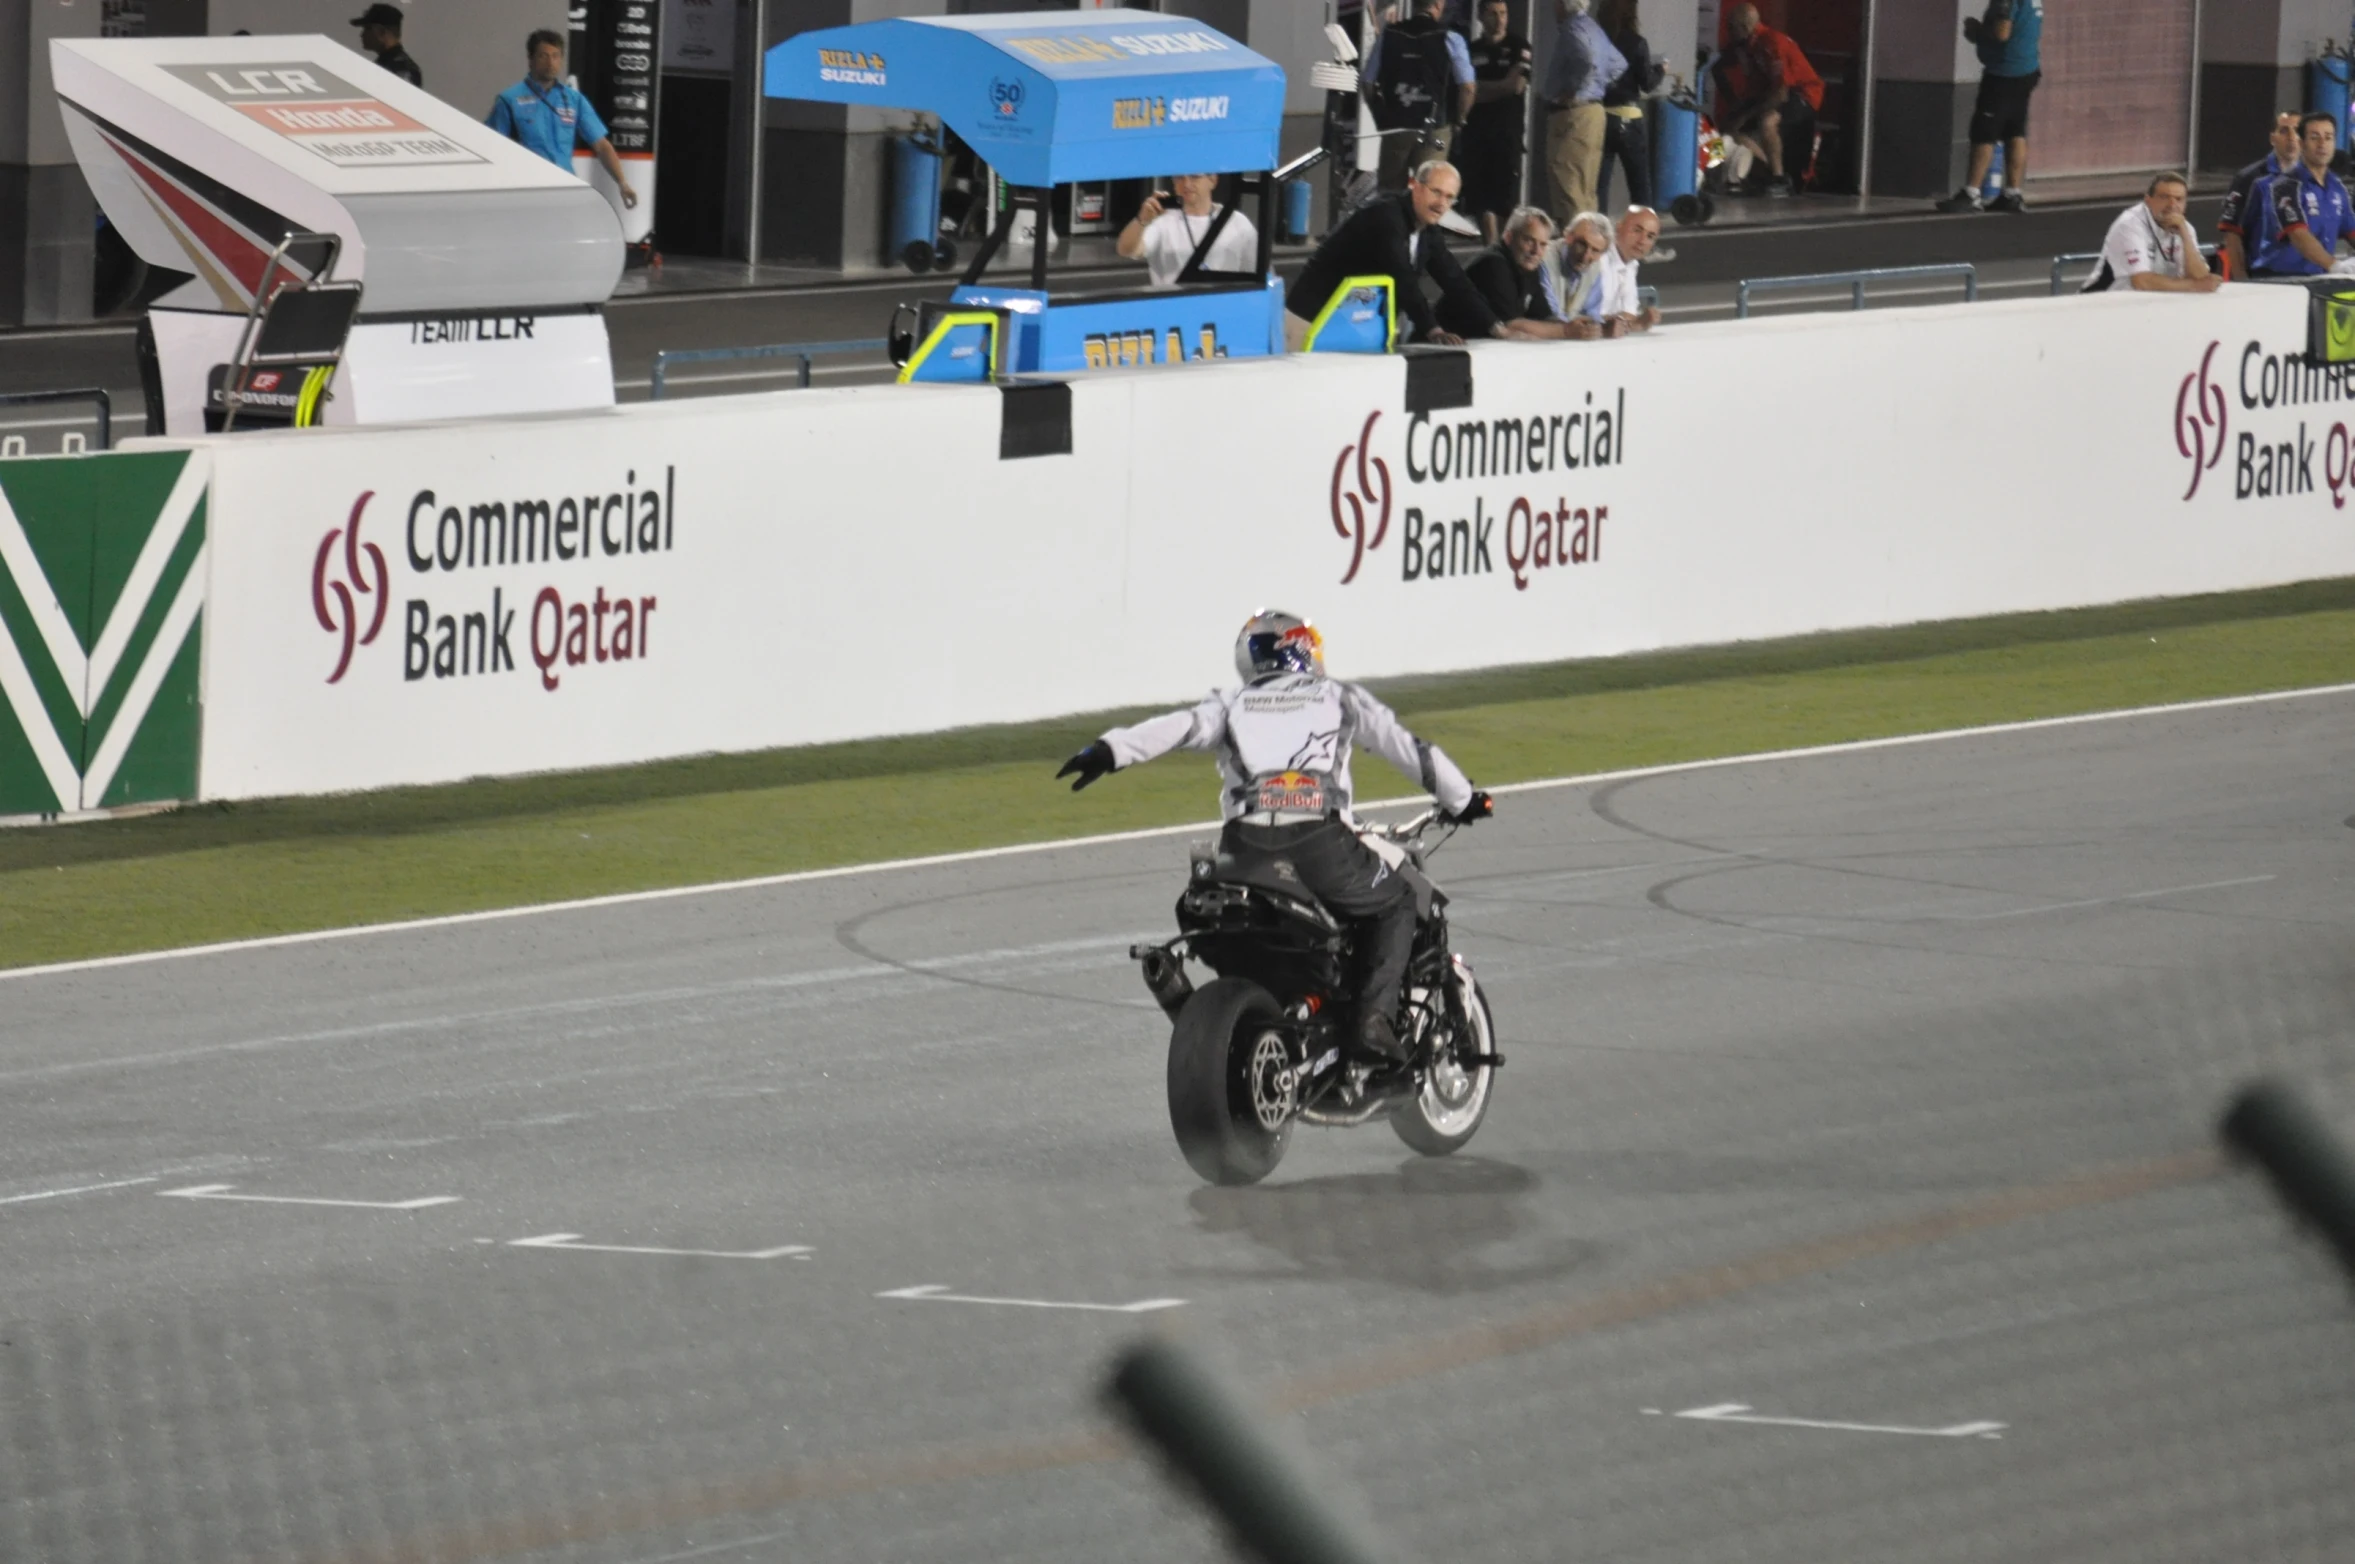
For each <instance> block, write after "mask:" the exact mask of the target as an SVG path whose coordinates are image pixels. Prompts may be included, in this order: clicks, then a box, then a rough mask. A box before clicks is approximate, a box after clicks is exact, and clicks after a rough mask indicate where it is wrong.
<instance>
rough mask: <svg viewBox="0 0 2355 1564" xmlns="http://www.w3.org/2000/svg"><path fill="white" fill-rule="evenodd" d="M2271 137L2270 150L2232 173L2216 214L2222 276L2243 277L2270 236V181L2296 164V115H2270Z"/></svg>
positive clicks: (2271, 235) (2241, 279)
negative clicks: (2230, 181)
mask: <svg viewBox="0 0 2355 1564" xmlns="http://www.w3.org/2000/svg"><path fill="white" fill-rule="evenodd" d="M2272 140H2273V150H2272V151H2270V152H2268V153H2266V154H2265V155H2264V156H2263V157H2261V158H2259V159H2258V160H2257V161H2256V162H2254V163H2251V164H2250V165H2249V166H2248V167H2246V168H2244V169H2242V170H2241V171H2240V172H2239V173H2237V174H2235V175H2233V176H2232V188H2231V189H2229V190H2227V191H2225V192H2224V207H2223V210H2221V211H2219V212H2218V213H2217V214H2216V231H2217V232H2218V233H2220V234H2222V235H2223V236H2224V260H2225V267H2224V275H2225V276H2226V277H2227V278H2229V279H2231V280H2232V281H2234V282H2240V281H2244V280H2246V279H2247V277H2248V275H2249V258H2250V257H2251V256H2253V255H2255V254H2256V253H2257V252H2258V251H2259V250H2261V249H2263V248H2264V247H2265V244H2266V241H2267V240H2269V239H2271V238H2272V237H2273V230H2272V227H2271V226H2270V225H2271V223H2272V216H2273V200H2272V194H2273V180H2274V176H2275V175H2277V174H2286V173H2288V172H2289V171H2290V170H2291V169H2292V168H2294V167H2296V166H2297V162H2298V116H2297V115H2296V114H2294V113H2290V112H2288V111H2286V110H2285V111H2284V112H2282V113H2279V114H2276V115H2274V116H2273V138H2272Z"/></svg>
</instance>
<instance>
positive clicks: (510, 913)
mask: <svg viewBox="0 0 2355 1564" xmlns="http://www.w3.org/2000/svg"><path fill="white" fill-rule="evenodd" d="M2348 694H2355V684H2324V685H2316V686H2314V687H2312V688H2309V689H2302V690H2271V691H2267V692H2265V693H2263V694H2260V695H2224V696H2218V697H2216V698H2214V699H2212V700H2198V701H2175V702H2171V703H2169V704H2167V705H2164V706H2129V707H2124V708H2121V709H2118V710H2114V711H2093V712H2083V713H2080V714H2079V715H2077V716H2073V717H2038V718H2035V719H2033V720H2030V721H2026V722H1995V723H1987V724H1984V725H1982V726H1980V727H1975V728H1942V729H1939V730H1938V731H1936V732H1932V733H1904V734H1898V735H1896V736H1895V737H1892V738H1885V739H1856V740H1852V741H1850V742H1848V743H1845V744H1814V745H1809V746H1806V747H1804V748H1800V749H1772V750H1760V751H1758V752H1756V753H1754V754H1748V755H1722V756H1717V757H1715V758H1712V759H1708V760H1680V761H1675V762H1671V763H1670V764H1667V765H1661V766H1632V767H1629V768H1627V769H1626V770H1623V771H1598V772H1594V773H1592V774H1591V775H1587V776H1574V777H1548V778H1544V779H1542V780H1540V781H1535V782H1507V783H1504V784H1502V785H1501V786H1498V787H1492V788H1490V789H1489V790H1488V791H1489V792H1491V793H1494V794H1498V795H1500V796H1501V795H1505V794H1512V793H1537V792H1544V791H1547V790H1549V789H1553V788H1565V787H1593V786H1596V785H1598V784H1600V783H1604V782H1626V781H1632V780H1634V779H1636V778H1639V777H1664V776H1674V775H1676V774H1677V773H1679V772H1686V771H1714V770H1718V769H1721V768H1723V767H1726V766H1755V765H1763V764H1766V763H1768V762H1771V761H1778V760H1812V759H1815V758H1816V757H1818V756H1825V755H1855V754H1863V753H1866V752H1868V751H1871V750H1878V749H1903V748H1909V747H1911V746H1914V745H1917V744H1941V743H1945V742H1947V741H1949V740H1952V739H1971V738H1987V737H1991V736H1994V735H1998V734H2006V733H2034V732H2039V731H2041V730H2044V729H2047V728H2067V727H2080V726H2085V725H2088V724H2092V723H2097V722H2123V721H2125V720H2127V719H2128V718H2133V717H2165V716H2173V715H2177V714H2179V713H2183V712H2195V711H2223V710H2227V709H2230V708H2233V707H2239V706H2261V705H2270V704H2273V703H2276V702H2281V701H2294V700H2308V699H2312V698H2313V697H2316V696H2324V695H2348ZM1422 802H1423V801H1422V800H1421V799H1420V798H1398V799H1385V800H1382V801H1380V802H1378V803H1369V804H1367V805H1366V806H1365V808H1366V810H1374V809H1395V808H1403V807H1408V806H1419V805H1420V804H1421V803H1422ZM1217 829H1218V822H1216V821H1210V820H1195V821H1190V822H1188V823H1187V824H1185V825H1165V826H1152V827H1149V828H1147V829H1144V830H1140V831H1111V832H1107V833H1105V834H1103V835H1101V836H1070V837H1061V838H1058V839H1056V840H1054V841H1051V842H1022V843H1018V844H1016V845H1014V846H1011V847H982V848H975V849H973V850H971V851H968V852H961V853H933V854H930V855H928V856H926V857H922V858H891V859H886V860H884V861H883V862H881V863H854V864H843V865H841V866H839V867H837V868H832V869H797V870H794V871H792V872H790V873H786V874H764V875H757V876H754V877H753V878H750V879H743V880H715V881H712V882H710V883H708V884H704V885H674V886H668V887H665V888H664V889H661V890H653V891H624V892H620V893H617V894H615V895H611V896H583V897H580V898H577V899H575V900H572V901H550V902H533V903H531V904H529V905H526V906H521V907H497V908H492V909H491V910H489V911H486V912H458V913H449V914H445V915H443V916H441V917H433V918H404V919H401V920H400V921H398V922H393V923H362V924H357V925H354V926H353V927H350V928H343V929H311V930H307V931H305V932H303V933H300V934H270V935H265V936H263V937H261V938H258V939H242V940H222V941H219V942H217V943H214V944H209V945H182V946H179V947H177V948H175V949H171V950H146V951H139V952H136V953H134V954H131V955H127V956H93V957H90V958H88V959H85V960H81V961H54V962H50V963H48V964H46V965H43V966H35V967H12V968H7V969H0V983H7V982H13V981H17V980H19V979H23V978H36V977H55V976H59V975H61V974H65V973H71V972H97V971H103V970H105V969H106V968H109V967H127V966H136V965H144V964H146V963H148V962H155V961H183V960H186V959H188V958H190V957H193V956H217V955H224V954H227V953H229V952H232V951H247V950H274V949H278V948H281V947H284V946H288V945H311V944H316V943H318V942H320V941H322V940H341V939H359V938H362V937H363V936H367V935H374V934H400V933H407V932H409V931H412V930H416V929H448V928H459V927H462V926H465V925H467V924H475V923H496V922H499V921H501V920H503V919H507V918H536V917H540V916H542V915H544V914H547V913H552V912H588V911H594V910H596V909H599V908H604V907H634V906H640V905H643V904H646V903H649V902H660V901H673V900H676V899H678V898H680V897H684V896H716V895H720V894H723V893H726V892H731V891H755V890H767V889H770V888H772V887H775V886H781V885H808V884H814V883H816V882H818V881H822V880H841V879H849V878H852V877H854V876H858V875H868V874H892V873H896V872H899V871H901V870H906V869H934V868H940V867H943V866H946V865H951V864H968V863H986V862H988V861H990V860H991V859H995V858H1021V857H1027V856H1030V855H1033V854H1037V853H1054V852H1063V851H1066V850H1068V849H1071V848H1076V847H1108V846H1114V845H1117V844H1119V843H1122V842H1146V841H1153V840H1155V839H1157V838H1161V837H1170V836H1185V835H1188V834H1191V833H1197V832H1202V831H1215V830H1217Z"/></svg>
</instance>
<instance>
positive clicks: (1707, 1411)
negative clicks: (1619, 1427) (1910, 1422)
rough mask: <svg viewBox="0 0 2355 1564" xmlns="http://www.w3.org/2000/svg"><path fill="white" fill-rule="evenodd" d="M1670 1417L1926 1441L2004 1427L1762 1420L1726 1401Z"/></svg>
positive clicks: (1652, 1412) (1995, 1432)
mask: <svg viewBox="0 0 2355 1564" xmlns="http://www.w3.org/2000/svg"><path fill="white" fill-rule="evenodd" d="M1643 1411H1644V1415H1645V1416H1646V1417H1658V1416H1660V1415H1661V1413H1660V1409H1659V1408H1658V1407H1645V1408H1644V1409H1643ZM1667 1415H1668V1416H1670V1417H1689V1418H1692V1419H1694V1420H1695V1421H1697V1422H1703V1423H1761V1424H1765V1425H1767V1426H1769V1427H1773V1428H1826V1429H1830V1430H1832V1431H1833V1432H1835V1433H1843V1434H1913V1435H1918V1436H1920V1437H1922V1438H1925V1439H2001V1438H2002V1437H2003V1430H2004V1429H2005V1428H2007V1427H2009V1426H2010V1425H2009V1424H2005V1423H1957V1424H1955V1425H1954V1426H1953V1427H1952V1428H1900V1427H1897V1426H1896V1425H1894V1424H1890V1423H1834V1422H1827V1421H1825V1420H1824V1419H1821V1418H1813V1417H1765V1416H1761V1415H1760V1414H1758V1413H1755V1412H1752V1411H1751V1410H1750V1408H1749V1407H1747V1406H1746V1405H1744V1404H1743V1403H1741V1402H1739V1401H1728V1402H1726V1403H1725V1404H1724V1405H1723V1406H1713V1407H1693V1408H1691V1409H1689V1410H1687V1411H1683V1412H1671V1413H1669V1414H1667Z"/></svg>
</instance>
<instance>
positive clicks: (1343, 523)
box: [1332, 411, 1390, 586]
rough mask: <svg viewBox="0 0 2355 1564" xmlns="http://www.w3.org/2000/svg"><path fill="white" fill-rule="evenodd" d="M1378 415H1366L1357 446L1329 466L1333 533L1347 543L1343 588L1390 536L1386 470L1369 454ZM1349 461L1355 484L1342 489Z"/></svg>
mask: <svg viewBox="0 0 2355 1564" xmlns="http://www.w3.org/2000/svg"><path fill="white" fill-rule="evenodd" d="M1381 416H1382V414H1381V413H1380V412H1379V411H1375V412H1371V413H1368V414H1367V415H1366V424H1365V427H1364V428H1363V429H1361V430H1359V431H1358V435H1357V443H1356V444H1355V445H1345V446H1343V447H1341V455H1340V457H1339V458H1338V459H1336V460H1335V461H1334V463H1333V493H1332V501H1333V530H1334V531H1335V532H1336V533H1338V534H1339V535H1340V536H1341V537H1342V539H1343V540H1344V541H1346V542H1347V543H1348V544H1349V571H1348V573H1347V574H1346V575H1344V576H1342V578H1341V584H1342V585H1343V586H1347V585H1349V583H1350V582H1352V581H1355V580H1356V579H1357V571H1358V567H1359V566H1360V565H1362V564H1364V563H1365V559H1366V555H1367V554H1368V553H1370V552H1372V551H1373V550H1375V549H1378V548H1380V547H1381V546H1382V540H1383V539H1384V538H1386V537H1388V536H1389V535H1390V468H1389V466H1388V464H1387V463H1385V462H1384V461H1383V460H1382V458H1381V457H1379V456H1375V455H1373V454H1372V452H1373V448H1374V423H1375V421H1376V420H1377V419H1379V418H1380V417H1381ZM1352 458H1354V459H1355V463H1356V468H1357V471H1356V474H1355V476H1356V479H1357V483H1356V486H1355V487H1353V488H1347V489H1344V488H1343V487H1342V486H1341V483H1342V480H1343V479H1344V478H1346V477H1349V476H1351V474H1350V466H1351V460H1352ZM1377 480H1379V481H1378V482H1377Z"/></svg>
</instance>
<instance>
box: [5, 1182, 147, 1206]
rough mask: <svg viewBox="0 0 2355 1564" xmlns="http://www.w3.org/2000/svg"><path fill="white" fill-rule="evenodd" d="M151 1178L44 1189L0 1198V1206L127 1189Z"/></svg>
mask: <svg viewBox="0 0 2355 1564" xmlns="http://www.w3.org/2000/svg"><path fill="white" fill-rule="evenodd" d="M154 1182H155V1180H154V1179H153V1178H118V1179H116V1180H115V1181H114V1182H112V1183H110V1184H76V1185H75V1186H74V1187H73V1188H71V1189H44V1190H41V1191H40V1192H39V1193H37V1194H31V1195H8V1196H4V1197H0V1206H15V1205H22V1204H24V1202H26V1201H28V1200H56V1199H58V1198H60V1197H61V1196H65V1195H87V1194H91V1193H94V1192H95V1191H98V1190H101V1189H129V1188H130V1187H131V1186H132V1185H134V1184H152V1183H154Z"/></svg>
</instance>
